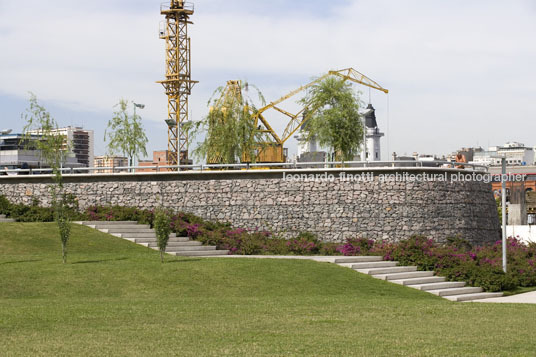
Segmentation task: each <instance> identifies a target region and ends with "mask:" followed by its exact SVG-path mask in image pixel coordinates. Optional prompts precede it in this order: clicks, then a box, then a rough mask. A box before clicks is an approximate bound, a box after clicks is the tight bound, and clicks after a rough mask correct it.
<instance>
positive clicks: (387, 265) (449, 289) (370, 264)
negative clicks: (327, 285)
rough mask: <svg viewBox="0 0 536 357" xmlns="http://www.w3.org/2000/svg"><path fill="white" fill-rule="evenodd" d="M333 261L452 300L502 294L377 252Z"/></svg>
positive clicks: (470, 299)
mask: <svg viewBox="0 0 536 357" xmlns="http://www.w3.org/2000/svg"><path fill="white" fill-rule="evenodd" d="M334 263H335V264H338V265H340V266H344V267H347V268H350V269H353V270H355V271H358V272H360V273H363V274H367V275H370V276H372V277H374V278H377V279H381V280H387V281H389V282H391V283H395V284H400V285H404V286H407V287H410V288H414V289H417V290H422V291H426V292H428V293H431V294H434V295H437V296H441V297H443V298H445V299H449V300H451V301H473V300H478V299H487V298H493V297H499V296H502V295H503V294H502V293H486V292H483V290H482V288H478V287H468V286H467V287H466V286H465V283H464V282H457V281H456V282H447V281H445V280H446V279H445V278H443V277H440V276H435V273H434V272H433V271H417V267H416V266H399V265H398V262H391V261H383V260H382V257H378V256H362V257H341V258H335V260H334Z"/></svg>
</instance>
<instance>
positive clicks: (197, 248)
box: [150, 245, 216, 253]
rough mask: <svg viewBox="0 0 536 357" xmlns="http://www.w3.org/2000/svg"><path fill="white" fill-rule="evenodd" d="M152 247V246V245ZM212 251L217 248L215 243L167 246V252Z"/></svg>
mask: <svg viewBox="0 0 536 357" xmlns="http://www.w3.org/2000/svg"><path fill="white" fill-rule="evenodd" d="M150 248H152V247H150ZM205 250H206V251H210V250H216V246H215V245H202V246H193V245H191V246H181V247H173V246H171V247H170V246H167V247H166V253H177V252H191V251H205Z"/></svg>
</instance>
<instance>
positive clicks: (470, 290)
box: [428, 287, 482, 296]
mask: <svg viewBox="0 0 536 357" xmlns="http://www.w3.org/2000/svg"><path fill="white" fill-rule="evenodd" d="M428 292H429V293H430V294H434V295H437V296H451V295H465V294H477V293H481V292H482V288H476V287H465V288H449V289H438V290H428Z"/></svg>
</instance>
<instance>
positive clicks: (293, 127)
mask: <svg viewBox="0 0 536 357" xmlns="http://www.w3.org/2000/svg"><path fill="white" fill-rule="evenodd" d="M329 76H338V77H341V78H342V79H344V81H351V82H354V83H359V84H362V85H364V86H367V87H370V88H372V89H377V90H379V91H382V92H384V93H386V94H387V93H389V90H387V89H385V88H383V87H382V86H380V85H379V84H378V83H376V82H375V81H373V80H372V79H370V78H368V77H367V76H365V75H364V74H362V73H360V72H358V71H356V70H355V69H353V68H346V69H341V70H338V71H329V72H328V73H326V74H324V75H323V76H321V77H319V78H317V79H315V80H314V81H312V82H311V83H308V84H306V85H304V86H301V87H300V88H298V89H296V90H294V91H292V92H290V93H289V94H287V95H285V96H283V97H281V98H279V99H278V100H276V101H273V102H271V103H269V104H268V105H266V106H265V107H263V108H261V109H259V110H258V111H257V112H256V113H255V114H254V115H253V118H252V119H253V120H254V121H255V126H256V127H258V126H260V128H261V131H262V132H264V133H265V134H267V137H268V138H269V140H268V141H267V142H265V143H263V145H262V146H261V147H260V149H259V154H258V157H257V160H256V161H257V162H258V163H283V162H285V161H286V154H285V150H284V148H283V145H284V144H285V142H286V141H287V140H288V139H289V138H290V137H291V136H292V135H293V134H294V133H295V132H296V131H297V130H298V129H299V128H300V127H301V126H302V125H303V124H305V123H306V122H307V121H308V120H309V119H310V118H311V117H312V116H313V114H314V113H315V111H316V110H315V108H307V107H304V108H302V109H300V111H298V112H297V113H290V112H288V111H286V110H284V109H282V108H280V107H279V105H280V104H281V103H283V102H284V101H286V100H288V99H290V98H292V97H293V96H295V95H296V94H298V93H300V92H302V91H304V90H306V89H308V88H309V87H311V86H313V85H315V84H317V83H319V82H321V81H322V80H324V79H325V78H326V77H329ZM270 109H273V110H275V111H278V112H280V113H282V114H284V115H285V116H287V117H288V118H289V122H288V124H287V126H286V128H285V130H284V132H283V134H282V135H281V136H279V135H278V134H277V133H276V132H275V130H274V129H273V128H272V126H271V125H270V123H269V122H268V120H267V119H266V118H265V113H266V112H267V111H268V110H270Z"/></svg>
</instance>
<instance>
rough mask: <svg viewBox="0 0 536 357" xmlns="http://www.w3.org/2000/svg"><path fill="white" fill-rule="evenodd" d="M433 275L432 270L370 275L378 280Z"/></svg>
mask: <svg viewBox="0 0 536 357" xmlns="http://www.w3.org/2000/svg"><path fill="white" fill-rule="evenodd" d="M431 276H434V272H433V271H410V272H406V273H392V274H378V275H373V276H372V277H374V278H376V279H380V280H400V279H412V278H424V277H431Z"/></svg>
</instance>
